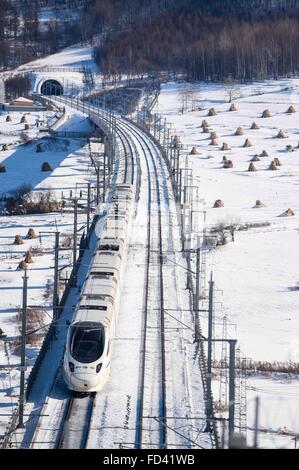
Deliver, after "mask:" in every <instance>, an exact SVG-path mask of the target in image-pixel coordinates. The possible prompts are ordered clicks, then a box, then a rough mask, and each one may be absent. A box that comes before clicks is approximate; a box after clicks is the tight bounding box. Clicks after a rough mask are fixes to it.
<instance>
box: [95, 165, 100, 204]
mask: <svg viewBox="0 0 299 470" xmlns="http://www.w3.org/2000/svg"><path fill="white" fill-rule="evenodd" d="M96 173H97V195H96V203H97V206H98V205H99V203H100V164H99V163H97V164H96Z"/></svg>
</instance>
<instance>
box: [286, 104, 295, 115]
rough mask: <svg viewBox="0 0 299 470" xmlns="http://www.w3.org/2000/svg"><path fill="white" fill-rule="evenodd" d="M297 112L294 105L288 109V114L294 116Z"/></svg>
mask: <svg viewBox="0 0 299 470" xmlns="http://www.w3.org/2000/svg"><path fill="white" fill-rule="evenodd" d="M295 112H296V109H295V108H294V106H293V105H291V106H290V107H289V108H288V109H287V114H293V113H295Z"/></svg>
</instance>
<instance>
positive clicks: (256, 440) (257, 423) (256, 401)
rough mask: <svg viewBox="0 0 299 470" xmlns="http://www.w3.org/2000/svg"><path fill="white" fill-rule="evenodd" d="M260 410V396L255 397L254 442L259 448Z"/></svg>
mask: <svg viewBox="0 0 299 470" xmlns="http://www.w3.org/2000/svg"><path fill="white" fill-rule="evenodd" d="M259 412H260V398H259V397H255V422H254V443H253V447H254V448H255V449H257V448H258V428H259ZM295 442H296V441H295Z"/></svg>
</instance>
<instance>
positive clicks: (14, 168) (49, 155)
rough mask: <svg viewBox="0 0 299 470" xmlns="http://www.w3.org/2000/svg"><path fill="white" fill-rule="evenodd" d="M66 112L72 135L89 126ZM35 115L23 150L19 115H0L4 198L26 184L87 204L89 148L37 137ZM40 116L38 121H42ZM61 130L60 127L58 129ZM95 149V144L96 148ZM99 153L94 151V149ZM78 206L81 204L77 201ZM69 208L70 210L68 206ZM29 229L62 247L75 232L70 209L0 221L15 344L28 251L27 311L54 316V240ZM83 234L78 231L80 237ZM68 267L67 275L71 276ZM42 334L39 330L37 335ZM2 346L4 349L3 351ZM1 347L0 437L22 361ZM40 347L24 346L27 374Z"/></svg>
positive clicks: (5, 311) (2, 299)
mask: <svg viewBox="0 0 299 470" xmlns="http://www.w3.org/2000/svg"><path fill="white" fill-rule="evenodd" d="M67 111H68V115H69V116H70V119H69V120H68V122H69V123H70V124H71V130H72V131H73V130H80V129H83V131H87V130H89V128H90V124H89V123H88V121H87V119H85V118H84V116H83V115H82V114H81V113H78V112H74V113H73V114H72V112H71V111H70V110H67ZM37 114H38V113H33V114H31V115H27V120H28V122H29V123H30V130H29V131H27V133H28V134H29V135H30V137H32V138H34V139H35V140H33V141H32V142H30V143H28V144H27V145H22V143H21V139H20V133H21V132H23V127H24V124H19V122H20V118H21V115H22V114H21V113H13V112H12V113H11V117H12V122H8V123H6V122H5V115H2V116H0V122H1V134H0V144H3V143H7V144H9V150H8V151H7V152H1V157H0V162H1V163H3V164H5V166H6V173H1V174H0V188H1V192H2V193H7V192H8V191H9V190H11V189H14V188H16V187H17V186H19V185H20V184H22V183H27V184H28V183H30V184H31V185H32V188H34V190H35V191H45V190H51V191H52V192H53V194H55V196H56V198H57V199H58V200H59V199H60V198H61V197H62V196H64V198H69V197H70V191H72V197H75V196H76V195H77V196H79V193H80V190H82V191H83V194H82V197H83V199H82V200H81V202H82V203H83V204H84V197H85V199H86V183H87V182H90V181H92V182H93V181H94V176H93V172H92V170H91V163H90V158H89V149H88V146H87V145H86V140H84V139H65V138H57V137H53V136H49V135H45V134H44V133H43V134H40V135H39V134H38V130H37V129H36V128H35V127H34V123H35V118H36V116H37ZM40 117H41V116H40ZM58 130H60V128H58ZM66 130H69V129H68V127H67V124H66V123H64V124H63V131H66ZM38 142H41V143H42V148H43V152H41V153H36V151H35V150H36V144H37V143H38ZM94 145H97V144H94ZM94 150H97V149H94ZM43 162H48V163H49V164H50V165H51V167H52V170H53V171H51V172H41V164H42V163H43ZM79 202H80V200H79ZM68 205H70V206H71V203H69V204H68ZM84 212H85V211H83V212H82V211H80V210H79V215H78V223H79V225H78V227H79V229H80V228H81V227H82V226H83V225H84V224H85V223H86V214H85V213H84ZM29 228H33V229H34V230H35V232H36V234H39V232H45V231H49V232H53V233H54V232H55V231H56V228H58V230H59V231H60V232H61V239H60V240H61V242H62V243H63V240H64V239H65V237H66V236H67V235H68V234H70V233H71V232H72V230H73V213H72V208H71V207H70V208H69V209H68V210H65V211H64V212H62V213H53V214H42V215H26V216H10V217H7V216H2V217H0V245H1V247H0V259H1V269H0V290H1V296H0V327H1V328H2V330H3V331H4V333H5V334H6V335H7V339H8V340H10V341H13V340H14V338H15V337H16V336H18V335H19V323H18V322H17V321H16V315H17V313H18V311H19V309H20V307H21V302H22V275H23V272H22V271H16V268H17V266H18V264H19V262H20V261H21V260H22V259H23V258H24V255H25V253H26V252H27V251H28V250H29V248H30V247H32V248H38V250H39V253H37V254H36V255H33V261H34V262H33V264H31V265H29V269H28V276H29V279H28V306H36V308H38V309H40V310H41V311H43V312H44V317H43V323H45V324H49V322H50V320H51V315H52V309H51V302H52V297H51V295H52V294H51V285H52V282H53V267H54V250H53V247H54V236H53V235H51V234H42V236H41V238H36V239H33V240H28V239H26V235H27V232H28V229H29ZM81 233H82V230H81V232H79V234H81ZM17 234H18V235H21V236H22V238H23V240H24V244H23V245H19V246H16V245H14V244H13V241H14V237H15V235H17ZM71 259H72V254H71V250H65V251H61V252H60V260H59V265H60V267H62V266H66V265H69V264H70V263H71ZM70 269H71V268H67V269H66V270H65V271H64V272H63V274H64V275H66V271H68V272H70ZM41 334H42V331H41ZM5 344H6V345H7V348H5ZM5 344H4V342H3V341H1V342H0V402H1V405H0V407H1V410H0V434H2V433H3V432H4V430H5V426H6V423H7V421H8V418H9V416H6V415H9V414H10V413H11V411H12V409H13V407H14V406H15V405H16V404H17V401H18V392H19V390H18V381H19V371H18V370H16V369H15V367H14V368H12V369H10V368H9V365H14V366H15V365H17V364H19V363H20V357H19V355H18V354H17V351H16V350H15V349H14V347H13V345H12V343H10V344H9V345H8V343H5ZM39 345H40V342H39V341H37V344H34V345H31V346H28V347H27V348H26V355H27V360H28V365H29V368H28V370H27V373H28V372H29V369H30V366H31V365H32V364H33V362H34V360H35V357H36V354H37V352H38V348H39Z"/></svg>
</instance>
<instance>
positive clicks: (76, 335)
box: [63, 184, 133, 392]
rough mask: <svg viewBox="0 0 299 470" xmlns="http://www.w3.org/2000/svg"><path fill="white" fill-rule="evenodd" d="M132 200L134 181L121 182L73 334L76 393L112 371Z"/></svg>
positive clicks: (71, 376) (68, 377)
mask: <svg viewBox="0 0 299 470" xmlns="http://www.w3.org/2000/svg"><path fill="white" fill-rule="evenodd" d="M132 205H133V193H132V187H131V185H129V184H118V185H116V188H115V190H114V192H113V197H112V201H111V204H110V206H109V210H108V212H107V215H106V221H105V224H104V227H103V230H102V234H101V237H100V240H99V241H98V243H97V246H96V250H95V252H94V254H93V258H92V262H91V267H90V270H89V273H88V275H87V278H86V280H85V282H84V285H83V288H82V290H81V296H80V300H79V303H78V305H77V306H76V309H75V313H74V317H73V320H72V322H71V324H70V327H69V330H68V335H67V343H66V348H65V353H64V361H63V377H64V380H65V382H66V384H67V386H68V388H69V389H70V390H74V391H76V392H96V391H99V390H101V389H102V388H103V386H104V385H105V383H106V382H107V380H108V378H109V375H110V367H111V354H112V347H111V341H112V340H113V338H114V336H115V328H116V320H117V310H118V300H119V299H118V297H119V283H120V279H121V272H122V268H123V265H124V261H125V257H126V250H127V236H128V230H129V225H130V218H131V212H132Z"/></svg>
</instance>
